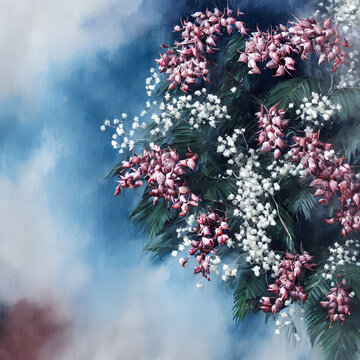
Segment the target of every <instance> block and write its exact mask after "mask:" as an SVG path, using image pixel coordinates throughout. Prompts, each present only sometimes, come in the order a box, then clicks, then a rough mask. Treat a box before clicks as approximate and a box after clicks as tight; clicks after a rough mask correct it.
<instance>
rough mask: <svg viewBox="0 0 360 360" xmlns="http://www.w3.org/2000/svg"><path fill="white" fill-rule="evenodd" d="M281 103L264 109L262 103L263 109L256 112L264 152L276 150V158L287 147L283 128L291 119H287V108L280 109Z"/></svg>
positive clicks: (259, 139)
mask: <svg viewBox="0 0 360 360" xmlns="http://www.w3.org/2000/svg"><path fill="white" fill-rule="evenodd" d="M278 106H279V103H277V104H276V105H274V106H273V107H271V108H270V110H267V109H264V106H262V105H261V111H260V112H258V113H256V116H257V118H258V119H259V121H258V126H259V128H260V129H261V130H260V131H259V137H258V139H257V140H258V141H259V144H260V145H261V150H262V151H263V152H269V151H272V150H274V157H275V159H277V158H279V156H280V155H281V151H280V149H283V148H285V147H286V143H285V142H284V133H283V130H284V128H285V127H287V126H288V123H289V120H285V119H284V116H285V112H286V111H285V110H283V109H281V110H278Z"/></svg>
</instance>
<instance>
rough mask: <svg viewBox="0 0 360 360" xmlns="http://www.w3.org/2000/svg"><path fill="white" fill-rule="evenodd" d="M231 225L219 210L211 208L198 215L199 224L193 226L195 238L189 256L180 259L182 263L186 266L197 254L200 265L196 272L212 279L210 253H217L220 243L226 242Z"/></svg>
mask: <svg viewBox="0 0 360 360" xmlns="http://www.w3.org/2000/svg"><path fill="white" fill-rule="evenodd" d="M229 230H230V229H229V226H228V224H227V222H226V219H224V216H220V215H219V214H218V213H217V212H215V211H214V210H212V209H209V213H207V214H201V215H200V216H198V217H197V225H196V227H194V228H193V240H192V241H191V248H190V250H189V254H190V255H189V256H188V257H187V258H186V259H180V261H181V262H180V265H182V266H184V265H185V264H186V263H187V261H188V260H189V258H190V256H195V257H196V260H197V262H198V264H199V266H196V267H195V270H194V273H195V274H198V273H200V272H201V273H202V275H203V276H204V277H205V278H206V279H208V280H209V281H210V278H209V274H210V268H209V263H210V254H211V252H212V253H213V254H215V253H216V250H215V248H216V247H217V246H218V245H219V244H220V245H224V244H226V242H227V240H228V239H229V236H228V235H227V231H229Z"/></svg>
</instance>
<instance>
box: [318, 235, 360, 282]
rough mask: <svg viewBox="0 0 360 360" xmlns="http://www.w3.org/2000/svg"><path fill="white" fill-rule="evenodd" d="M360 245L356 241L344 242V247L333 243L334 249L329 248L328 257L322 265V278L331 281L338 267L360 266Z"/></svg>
mask: <svg viewBox="0 0 360 360" xmlns="http://www.w3.org/2000/svg"><path fill="white" fill-rule="evenodd" d="M359 248H360V243H359V241H358V240H346V241H345V243H344V245H340V244H339V243H337V242H336V243H335V244H334V247H331V246H330V247H329V252H330V254H331V255H330V256H329V258H328V261H327V263H326V264H325V265H324V270H323V273H322V274H321V275H322V277H323V278H325V279H329V280H332V279H334V277H335V276H334V273H335V271H336V269H337V268H338V266H342V265H345V264H354V265H356V266H360V258H359Z"/></svg>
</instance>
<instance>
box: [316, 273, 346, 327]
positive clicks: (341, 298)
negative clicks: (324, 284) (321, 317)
mask: <svg viewBox="0 0 360 360" xmlns="http://www.w3.org/2000/svg"><path fill="white" fill-rule="evenodd" d="M349 291H350V288H349V287H348V286H346V280H345V279H343V280H342V286H340V285H339V283H338V282H337V283H336V286H335V287H333V288H332V289H331V290H330V292H329V293H328V294H327V295H326V297H327V298H328V300H327V301H320V304H321V306H323V307H324V308H326V309H329V310H328V315H327V317H326V318H327V319H328V318H329V319H330V326H331V323H332V322H337V321H339V320H340V321H342V322H345V315H348V316H350V309H349V305H350V303H351V299H350V296H349V295H350V293H349Z"/></svg>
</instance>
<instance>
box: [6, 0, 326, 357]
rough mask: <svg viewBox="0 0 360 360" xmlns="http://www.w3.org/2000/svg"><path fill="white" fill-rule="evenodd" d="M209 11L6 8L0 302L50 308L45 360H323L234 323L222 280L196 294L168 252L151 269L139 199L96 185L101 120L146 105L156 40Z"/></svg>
mask: <svg viewBox="0 0 360 360" xmlns="http://www.w3.org/2000/svg"><path fill="white" fill-rule="evenodd" d="M275 2H276V4H274V3H275ZM234 3H235V7H241V9H242V10H243V11H245V12H247V13H248V14H250V15H249V16H251V18H249V19H248V20H249V21H248V22H253V23H254V24H255V23H256V22H261V21H262V22H265V23H271V22H272V21H273V20H274V19H279V18H281V17H284V16H288V15H289V14H290V13H291V12H295V11H296V9H294V8H293V1H284V0H281V1H280V0H276V1H272V2H271V3H270V2H267V3H263V4H261V2H257V3H256V4H254V2H250V1H243V2H239V1H238V2H234ZM260 5H262V6H263V8H262V10H263V11H262V12H261V13H260V12H259V9H261V7H260ZM204 6H205V1H185V0H180V1H177V2H174V1H170V0H168V1H165V0H131V1H130V0H77V1H73V0H62V1H61V2H58V1H53V0H47V1H46V0H31V1H29V0H17V1H16V2H15V1H13V0H2V1H1V2H0V51H1V58H0V221H1V226H0V303H2V304H4V305H6V306H11V305H12V304H14V303H16V302H18V301H19V300H20V299H24V298H25V299H27V300H28V301H30V302H34V303H37V304H47V303H53V304H54V303H55V304H56V312H57V317H58V318H62V319H65V320H66V321H67V322H68V323H69V326H68V327H67V337H66V339H67V340H66V341H64V343H63V345H62V351H61V352H60V353H57V354H56V355H55V354H54V353H51V352H50V354H49V353H46V350H44V354H45V353H46V355H44V358H46V359H61V360H73V359H80V360H82V359H88V360H117V359H144V360H147V359H159V360H160V359H164V360H167V359H200V358H205V359H209V360H210V359H216V360H217V359H245V360H246V359H252V360H262V359H278V360H287V359H298V360H305V359H306V360H308V359H318V358H319V357H318V355H317V352H316V351H315V350H312V349H311V348H310V346H309V344H308V343H307V342H306V340H304V341H302V342H301V343H300V344H298V345H297V346H296V347H295V346H294V345H293V344H287V341H286V338H285V336H284V335H277V336H276V335H273V334H274V325H273V324H272V323H270V324H264V322H263V319H260V318H258V317H257V318H256V320H255V318H250V319H249V320H248V321H246V322H245V323H244V324H242V325H241V326H239V327H236V326H234V323H233V322H232V315H231V308H232V298H231V294H230V293H226V291H225V290H224V289H221V288H219V283H218V281H217V280H216V279H213V281H212V282H211V283H210V284H206V287H205V288H204V289H202V290H199V289H197V288H196V286H195V284H196V279H194V277H193V275H192V273H191V270H189V269H187V270H185V271H184V269H182V268H180V267H179V266H178V264H177V261H176V259H168V260H166V261H164V262H163V263H160V264H159V263H157V264H154V263H152V262H151V259H150V258H149V257H148V256H147V254H146V253H144V252H143V251H142V246H143V242H144V235H143V234H141V233H140V232H139V231H138V229H137V228H136V226H134V225H133V224H132V223H131V222H129V221H128V216H129V213H130V210H131V209H132V208H133V207H134V205H135V203H136V200H137V197H136V195H135V194H134V193H128V194H126V195H125V196H124V197H120V198H117V199H114V198H113V187H114V184H113V181H112V179H106V180H104V179H103V175H104V174H105V173H106V172H107V170H109V169H110V168H111V167H112V166H113V165H114V164H115V163H116V162H118V161H119V160H120V158H119V157H118V154H117V153H116V152H114V151H113V150H112V149H111V146H110V134H107V133H102V132H101V131H99V126H100V124H101V123H102V122H103V121H104V119H106V118H109V119H112V118H115V117H119V116H120V114H121V113H122V112H127V113H129V114H133V115H136V114H137V113H138V112H139V110H141V109H142V108H143V103H144V101H145V93H144V82H145V78H146V77H147V76H148V72H149V69H150V68H151V67H152V66H154V62H153V58H154V57H155V56H157V54H158V50H159V44H161V43H163V42H166V41H169V39H170V38H171V31H170V30H171V27H172V25H174V24H175V23H176V22H177V21H178V19H179V16H180V15H184V14H186V13H187V12H189V11H192V10H194V9H195V7H198V8H199V9H200V8H202V7H204ZM264 9H265V10H264ZM303 11H305V10H304V8H302V9H301V12H303ZM255 14H258V15H257V16H258V17H257V18H256V19H258V20H255V18H254V16H255ZM264 14H267V16H265V15H264ZM139 195H140V194H139Z"/></svg>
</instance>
